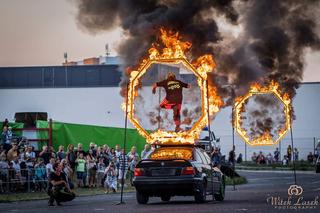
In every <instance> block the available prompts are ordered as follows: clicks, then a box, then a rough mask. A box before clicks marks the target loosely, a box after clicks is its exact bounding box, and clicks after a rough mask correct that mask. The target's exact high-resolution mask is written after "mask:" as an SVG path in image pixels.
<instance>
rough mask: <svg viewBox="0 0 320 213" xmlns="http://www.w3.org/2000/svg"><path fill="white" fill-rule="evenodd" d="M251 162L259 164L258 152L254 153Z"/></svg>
mask: <svg viewBox="0 0 320 213" xmlns="http://www.w3.org/2000/svg"><path fill="white" fill-rule="evenodd" d="M251 160H252V162H254V163H257V160H258V156H257V154H256V152H253V154H252V156H251Z"/></svg>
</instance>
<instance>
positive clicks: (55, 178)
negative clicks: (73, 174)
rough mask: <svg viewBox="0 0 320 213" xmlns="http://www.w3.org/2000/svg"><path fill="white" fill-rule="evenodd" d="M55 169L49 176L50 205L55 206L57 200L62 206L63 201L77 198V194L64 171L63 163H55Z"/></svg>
mask: <svg viewBox="0 0 320 213" xmlns="http://www.w3.org/2000/svg"><path fill="white" fill-rule="evenodd" d="M53 169H54V171H53V172H51V173H50V176H49V188H48V195H49V196H50V198H49V202H48V205H49V206H54V204H53V203H54V201H56V203H57V205H58V206H61V202H67V201H71V200H73V199H74V198H75V194H74V193H73V192H71V190H70V187H69V184H68V180H67V177H66V176H65V174H64V173H63V171H62V165H61V164H60V163H55V164H54V165H53Z"/></svg>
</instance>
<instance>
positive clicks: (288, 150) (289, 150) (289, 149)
mask: <svg viewBox="0 0 320 213" xmlns="http://www.w3.org/2000/svg"><path fill="white" fill-rule="evenodd" d="M291 156H292V148H291V145H289V146H288V148H287V158H288V161H289V162H290V161H291Z"/></svg>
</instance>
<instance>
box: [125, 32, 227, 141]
mask: <svg viewBox="0 0 320 213" xmlns="http://www.w3.org/2000/svg"><path fill="white" fill-rule="evenodd" d="M180 39H181V38H180V35H179V33H178V32H175V33H174V32H172V31H167V30H165V29H163V28H161V29H160V40H161V42H162V44H163V48H162V49H159V46H160V45H158V44H153V45H152V47H151V48H150V49H149V50H148V56H147V57H146V58H144V59H143V60H141V63H140V64H139V65H138V66H137V67H138V68H137V69H136V70H133V71H131V72H130V83H129V87H128V97H127V98H128V100H127V102H128V118H129V120H130V121H131V123H132V124H133V125H134V126H135V127H136V128H137V130H138V132H139V134H140V135H142V136H143V137H145V138H146V141H147V142H148V143H158V144H165V143H166V144H176V143H191V144H192V143H194V142H195V140H197V139H198V138H199V135H200V132H201V131H202V129H203V128H204V127H205V126H206V125H207V124H208V120H209V119H208V110H209V114H210V116H213V115H215V113H217V112H218V111H219V109H220V108H221V106H223V101H222V99H221V97H219V96H218V95H217V89H216V87H215V86H214V85H212V84H210V85H208V81H207V73H209V72H212V71H213V70H214V68H215V67H216V64H215V62H214V59H213V57H212V55H204V56H201V57H199V58H197V59H196V60H194V61H193V62H191V63H190V62H189V61H188V58H187V56H186V52H187V51H188V50H189V49H190V48H191V46H192V44H191V43H190V42H185V41H181V40H180ZM154 63H158V64H159V63H160V64H169V65H177V64H182V65H184V66H185V67H186V68H187V69H188V70H190V71H192V72H193V73H194V75H195V76H196V77H197V83H198V86H199V87H200V90H201V106H202V112H201V116H200V118H199V120H197V121H196V122H195V124H194V125H193V127H192V128H191V129H190V130H188V131H182V132H171V131H163V130H161V129H158V130H157V131H155V132H152V133H149V132H148V131H147V130H145V129H144V128H143V127H142V126H141V125H140V123H139V121H138V119H137V118H135V115H134V112H135V110H138V109H135V106H134V99H135V97H137V96H138V85H139V79H140V78H141V77H142V76H143V75H144V74H145V73H146V72H147V71H148V68H149V67H150V66H151V65H152V64H154ZM125 106H126V105H125V104H123V107H122V108H123V109H125Z"/></svg>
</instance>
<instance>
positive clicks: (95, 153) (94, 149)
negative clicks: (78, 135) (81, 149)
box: [88, 142, 97, 157]
mask: <svg viewBox="0 0 320 213" xmlns="http://www.w3.org/2000/svg"><path fill="white" fill-rule="evenodd" d="M89 150H92V156H93V157H97V149H96V145H95V144H94V143H93V142H90V145H89ZM89 150H88V151H89Z"/></svg>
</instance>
